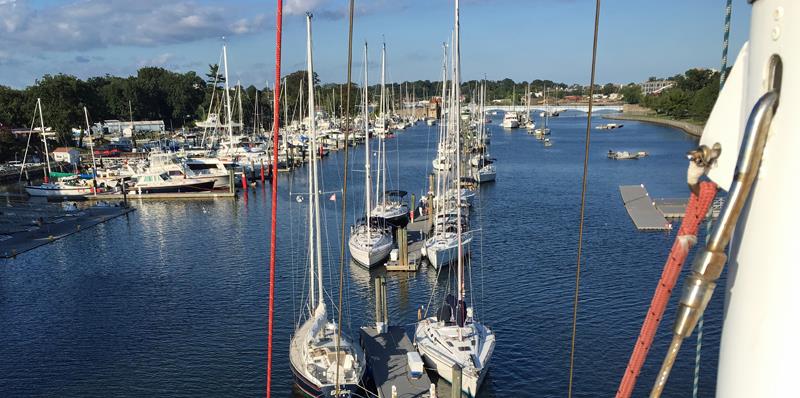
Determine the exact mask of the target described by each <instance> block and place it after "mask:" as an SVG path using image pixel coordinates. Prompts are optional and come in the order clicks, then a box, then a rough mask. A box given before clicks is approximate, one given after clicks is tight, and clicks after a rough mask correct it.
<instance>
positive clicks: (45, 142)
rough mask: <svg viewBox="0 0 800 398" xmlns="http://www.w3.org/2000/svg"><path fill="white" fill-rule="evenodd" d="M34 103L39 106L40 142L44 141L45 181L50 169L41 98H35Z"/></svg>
mask: <svg viewBox="0 0 800 398" xmlns="http://www.w3.org/2000/svg"><path fill="white" fill-rule="evenodd" d="M36 105H37V106H39V125H40V126H41V127H42V142H44V158H45V160H47V175H46V176H45V178H44V180H45V181H47V180H48V179H49V178H50V173H51V170H50V150H49V149H47V135H46V133H45V131H44V116H42V113H44V111H43V110H42V99H41V98H37V99H36Z"/></svg>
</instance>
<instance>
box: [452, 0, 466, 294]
mask: <svg viewBox="0 0 800 398" xmlns="http://www.w3.org/2000/svg"><path fill="white" fill-rule="evenodd" d="M455 14H456V16H455V18H456V27H455V40H453V46H454V47H455V48H454V49H453V51H454V52H455V56H454V57H453V63H454V65H453V94H454V95H453V96H454V98H453V108H454V112H453V114H454V115H455V117H454V118H453V119H454V121H455V123H454V125H453V129H454V130H453V132H454V133H455V135H456V195H457V196H456V197H457V199H456V235H457V237H458V303H460V302H461V301H463V300H464V261H463V251H464V250H463V247H462V246H463V245H462V242H461V235H462V231H461V120H460V119H459V118H460V117H461V42H460V41H461V37H460V32H461V25H460V24H459V20H458V0H456V11H455Z"/></svg>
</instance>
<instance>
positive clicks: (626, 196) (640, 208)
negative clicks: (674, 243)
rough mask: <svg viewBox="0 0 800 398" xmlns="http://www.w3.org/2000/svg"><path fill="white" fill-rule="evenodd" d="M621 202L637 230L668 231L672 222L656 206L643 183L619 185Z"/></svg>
mask: <svg viewBox="0 0 800 398" xmlns="http://www.w3.org/2000/svg"><path fill="white" fill-rule="evenodd" d="M619 192H620V194H621V195H622V203H623V204H624V205H625V209H626V210H628V215H629V216H630V217H631V220H633V224H634V225H636V229H638V230H639V231H669V230H671V229H672V224H671V223H670V222H669V221H667V219H666V218H665V217H664V214H663V213H662V212H661V211H659V210H658V208H656V204H655V202H654V201H653V199H651V198H650V194H649V193H647V189H645V188H644V185H620V187H619ZM684 207H685V206H684Z"/></svg>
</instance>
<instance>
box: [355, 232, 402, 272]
mask: <svg viewBox="0 0 800 398" xmlns="http://www.w3.org/2000/svg"><path fill="white" fill-rule="evenodd" d="M348 245H349V247H350V257H351V258H352V259H353V261H355V262H356V263H358V264H359V265H361V266H364V267H367V268H374V267H377V266H378V265H380V264H381V263H382V262H383V261H384V260H386V258H387V257H389V252H391V251H392V245H391V243H390V244H387V245H384V246H380V247H377V248H375V249H374V250H368V249H366V248H363V247H361V246H359V245H358V244H356V243H355V242H354V241H353V239H350V242H349V243H348Z"/></svg>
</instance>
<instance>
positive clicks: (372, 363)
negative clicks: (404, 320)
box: [360, 326, 431, 398]
mask: <svg viewBox="0 0 800 398" xmlns="http://www.w3.org/2000/svg"><path fill="white" fill-rule="evenodd" d="M360 334H361V345H362V346H363V347H364V351H365V353H366V356H367V365H368V367H369V369H370V371H371V372H372V379H373V381H374V382H375V387H376V389H377V390H378V397H380V398H391V397H393V395H392V386H394V387H395V388H396V390H397V395H396V397H398V398H417V397H419V398H421V397H429V396H430V388H431V379H430V378H429V377H428V375H427V374H426V373H424V372H423V374H422V376H421V377H419V378H417V379H412V378H411V377H410V376H409V369H408V359H407V356H406V354H407V353H409V352H413V351H416V350H415V349H414V345H413V344H412V343H411V339H409V338H408V336H407V335H406V332H405V329H403V327H402V326H389V327H388V328H387V331H386V333H378V330H377V329H376V328H375V327H374V326H368V327H362V328H361V331H360Z"/></svg>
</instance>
